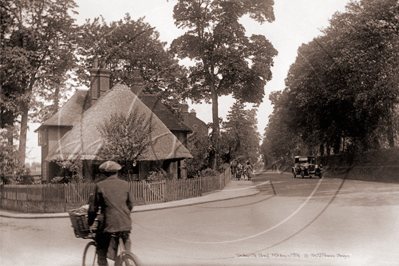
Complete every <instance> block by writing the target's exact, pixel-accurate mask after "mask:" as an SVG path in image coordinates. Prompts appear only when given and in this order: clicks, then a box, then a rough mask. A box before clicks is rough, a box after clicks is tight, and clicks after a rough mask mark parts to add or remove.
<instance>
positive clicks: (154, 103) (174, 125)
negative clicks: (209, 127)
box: [139, 93, 192, 133]
mask: <svg viewBox="0 0 399 266" xmlns="http://www.w3.org/2000/svg"><path fill="white" fill-rule="evenodd" d="M139 99H140V100H141V101H142V102H143V103H144V104H145V105H147V107H148V108H150V110H151V111H152V112H153V113H155V114H156V115H157V116H158V118H159V119H161V121H162V122H163V123H164V124H165V125H166V126H167V127H168V129H169V130H176V131H186V132H188V133H192V130H191V129H190V128H189V127H188V126H187V125H186V124H185V123H184V122H182V121H180V120H179V119H178V118H177V116H176V115H175V114H173V112H172V111H171V110H170V109H169V108H168V107H166V106H165V105H164V104H163V103H162V102H161V100H160V99H159V98H158V97H157V96H156V95H155V94H146V93H141V94H140V95H139Z"/></svg>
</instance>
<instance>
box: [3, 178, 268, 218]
mask: <svg viewBox="0 0 399 266" xmlns="http://www.w3.org/2000/svg"><path fill="white" fill-rule="evenodd" d="M267 182H268V181H267ZM259 192H260V191H259V189H258V188H257V187H256V186H255V184H254V183H253V182H252V181H244V180H239V181H237V180H230V182H229V183H228V184H227V185H226V186H225V188H224V189H222V190H218V191H214V192H210V193H207V194H205V195H203V196H200V197H195V198H189V199H183V200H176V201H170V202H163V203H156V204H148V205H140V206H134V208H133V211H132V212H133V213H135V212H145V211H155V210H160V209H168V208H177V207H183V206H190V205H197V204H203V203H207V202H214V201H222V200H228V199H233V198H241V197H248V196H252V195H255V194H258V193H259ZM0 217H6V218H15V219H47V218H67V217H68V218H69V214H68V213H67V212H64V213H20V212H13V211H8V210H2V209H0Z"/></svg>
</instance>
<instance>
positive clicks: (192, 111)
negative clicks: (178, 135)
mask: <svg viewBox="0 0 399 266" xmlns="http://www.w3.org/2000/svg"><path fill="white" fill-rule="evenodd" d="M190 115H191V116H194V117H197V112H195V110H194V109H191V111H190Z"/></svg>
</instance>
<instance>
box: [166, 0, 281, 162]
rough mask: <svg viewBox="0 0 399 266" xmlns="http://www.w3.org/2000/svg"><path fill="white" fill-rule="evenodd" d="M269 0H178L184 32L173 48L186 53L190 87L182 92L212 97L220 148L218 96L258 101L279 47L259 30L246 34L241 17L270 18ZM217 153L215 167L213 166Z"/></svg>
mask: <svg viewBox="0 0 399 266" xmlns="http://www.w3.org/2000/svg"><path fill="white" fill-rule="evenodd" d="M273 4H274V3H273V1H272V0H268V1H264V0H251V1H244V0H237V1H223V0H213V1H212V0H179V1H178V3H177V4H176V5H175V7H174V13H173V17H174V20H175V25H176V26H177V27H179V28H184V29H187V32H186V33H185V34H184V35H182V36H180V37H178V38H177V39H175V40H174V41H173V42H172V44H171V51H172V52H174V53H175V54H176V55H177V56H178V57H179V58H181V59H184V58H189V59H191V60H193V61H194V63H195V66H193V67H190V69H189V80H190V89H189V90H188V89H185V90H184V92H183V94H182V96H183V97H185V98H190V99H192V100H193V101H194V102H200V101H201V100H205V101H206V102H209V101H211V102H212V121H213V127H212V142H213V146H214V148H215V150H216V155H217V152H218V149H219V147H218V139H219V129H220V125H219V115H218V97H219V96H222V95H232V96H233V97H234V98H235V99H237V100H240V101H242V102H244V103H245V102H248V103H255V104H259V103H261V102H262V99H263V96H264V86H265V85H266V83H267V82H268V81H269V80H270V79H271V77H272V73H271V70H270V68H271V67H272V66H273V57H274V56H276V55H277V51H276V50H275V49H274V47H273V45H272V44H271V43H270V42H269V41H268V40H267V39H266V38H265V36H263V35H252V36H251V37H247V36H246V35H245V28H244V27H243V25H241V24H240V23H239V19H240V18H242V17H243V16H246V15H249V17H250V18H252V19H254V20H256V21H257V22H259V23H263V22H266V21H267V22H272V21H274V12H273ZM216 162H217V158H215V159H214V165H213V167H214V168H215V167H216Z"/></svg>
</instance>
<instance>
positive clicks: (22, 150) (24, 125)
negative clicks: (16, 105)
mask: <svg viewBox="0 0 399 266" xmlns="http://www.w3.org/2000/svg"><path fill="white" fill-rule="evenodd" d="M28 111H29V103H27V102H24V103H22V104H21V112H22V119H21V133H20V136H19V158H20V159H19V161H20V163H21V164H22V165H25V157H26V140H27V133H28Z"/></svg>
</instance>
